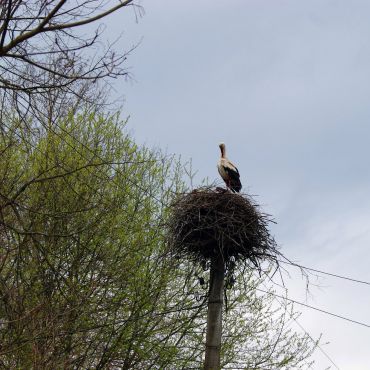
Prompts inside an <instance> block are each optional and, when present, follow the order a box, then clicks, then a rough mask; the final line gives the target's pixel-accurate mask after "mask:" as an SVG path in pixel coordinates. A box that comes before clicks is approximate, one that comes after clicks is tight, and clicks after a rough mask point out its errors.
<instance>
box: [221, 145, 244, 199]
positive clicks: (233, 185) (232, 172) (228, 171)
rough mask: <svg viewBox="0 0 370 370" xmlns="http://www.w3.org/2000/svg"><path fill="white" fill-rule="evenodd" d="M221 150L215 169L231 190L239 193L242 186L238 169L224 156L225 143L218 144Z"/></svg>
mask: <svg viewBox="0 0 370 370" xmlns="http://www.w3.org/2000/svg"><path fill="white" fill-rule="evenodd" d="M219 147H220V150H221V158H220V160H219V161H218V165H217V169H218V172H219V174H220V175H221V177H222V179H223V180H224V181H225V184H226V186H227V187H228V188H229V189H230V190H231V191H232V192H236V193H239V191H240V190H241V188H242V184H241V182H240V175H239V171H238V169H237V168H236V167H235V166H234V165H233V164H232V163H231V162H230V161H229V160H228V159H227V158H226V148H225V144H224V143H221V144H220V145H219Z"/></svg>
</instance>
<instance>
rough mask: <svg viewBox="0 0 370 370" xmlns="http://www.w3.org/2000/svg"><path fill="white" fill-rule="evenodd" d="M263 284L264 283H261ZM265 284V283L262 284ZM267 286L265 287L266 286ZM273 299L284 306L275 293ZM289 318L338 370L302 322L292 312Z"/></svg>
mask: <svg viewBox="0 0 370 370" xmlns="http://www.w3.org/2000/svg"><path fill="white" fill-rule="evenodd" d="M263 284H264V283H263ZM264 285H265V284H264ZM265 286H266V285H265ZM266 288H267V287H266ZM274 299H275V300H276V302H278V303H279V305H280V306H281V307H282V308H284V305H283V303H282V302H281V301H280V300H279V298H278V297H277V296H276V295H275V296H274ZM289 316H290V318H291V319H293V320H294V322H295V323H296V324H297V325H298V326H299V327H300V328H301V330H302V331H303V332H304V333H305V334H306V335H307V336H308V338H309V339H310V340H311V342H312V343H314V344H315V345H316V346H317V348H318V349H319V350H320V352H321V353H322V354H323V355H324V356H325V357H326V358H327V360H328V361H329V362H330V363H331V364H332V365H333V366H334V367H335V368H336V369H338V370H340V369H339V367H338V365H337V364H336V363H335V362H334V360H333V359H332V358H331V357H330V356H329V355H328V354H327V353H326V352H325V351H324V349H323V348H322V347H321V346H320V345H319V343H317V341H315V340H314V339H313V338H312V336H311V334H310V333H308V331H307V330H306V329H305V328H304V327H303V326H302V324H301V323H300V322H299V321H298V320H297V318H295V317H294V315H293V314H292V313H290V315H289Z"/></svg>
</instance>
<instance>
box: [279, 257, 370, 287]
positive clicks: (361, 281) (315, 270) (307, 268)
mask: <svg viewBox="0 0 370 370" xmlns="http://www.w3.org/2000/svg"><path fill="white" fill-rule="evenodd" d="M286 259H287V258H286ZM278 262H279V263H284V264H287V265H291V266H295V267H299V268H301V269H304V270H307V271H313V272H317V273H319V274H323V275H328V276H332V277H335V278H338V279H343V280H348V281H352V282H354V283H359V284H365V285H370V282H368V281H365V280H359V279H354V278H351V277H348V276H343V275H339V274H333V273H331V272H325V271H322V270H318V269H314V268H312V267H307V266H303V265H300V264H298V263H295V262H292V261H290V260H288V259H287V261H283V260H278Z"/></svg>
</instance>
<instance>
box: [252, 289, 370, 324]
mask: <svg viewBox="0 0 370 370" xmlns="http://www.w3.org/2000/svg"><path fill="white" fill-rule="evenodd" d="M256 290H258V291H260V292H262V293H266V294H270V295H273V296H275V297H278V298H281V299H285V300H287V301H290V302H293V303H296V304H299V305H301V306H304V307H307V308H311V309H312V310H316V311H319V312H322V313H325V314H327V315H330V316H334V317H337V318H339V319H342V320H345V321H349V322H352V323H354V324H358V325H361V326H365V327H367V328H370V325H369V324H366V323H363V322H360V321H356V320H353V319H350V318H349V317H345V316H341V315H338V314H335V313H332V312H329V311H326V310H323V309H321V308H317V307H314V306H310V305H308V304H306V303H303V302H298V301H296V300H294V299H291V298H288V297H283V296H281V295H278V294H276V293H272V292H266V291H265V290H262V289H259V288H256Z"/></svg>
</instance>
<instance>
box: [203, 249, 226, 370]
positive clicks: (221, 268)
mask: <svg viewBox="0 0 370 370" xmlns="http://www.w3.org/2000/svg"><path fill="white" fill-rule="evenodd" d="M224 280H225V262H224V258H223V256H222V254H221V253H219V254H218V255H217V256H214V257H212V259H211V272H210V282H209V297H208V315H207V337H206V357H205V361H204V370H219V369H220V352H221V334H222V306H223V303H224Z"/></svg>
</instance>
